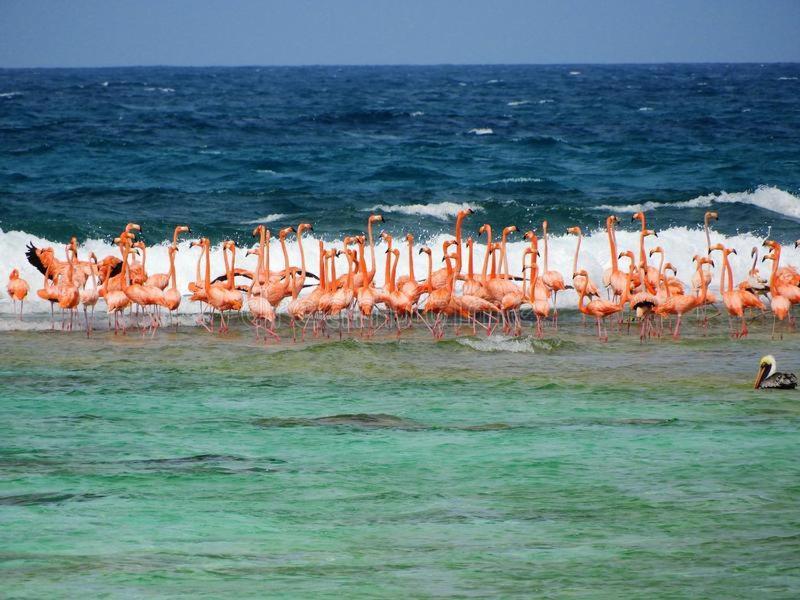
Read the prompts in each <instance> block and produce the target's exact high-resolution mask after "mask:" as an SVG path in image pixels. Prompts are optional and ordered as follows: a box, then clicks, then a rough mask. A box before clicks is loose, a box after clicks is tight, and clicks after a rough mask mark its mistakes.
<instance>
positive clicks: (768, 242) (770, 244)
mask: <svg viewBox="0 0 800 600" xmlns="http://www.w3.org/2000/svg"><path fill="white" fill-rule="evenodd" d="M762 245H763V246H766V247H767V248H772V249H773V250H775V249H776V248H780V247H781V245H780V244H779V243H778V242H776V241H775V240H764V243H763V244H762Z"/></svg>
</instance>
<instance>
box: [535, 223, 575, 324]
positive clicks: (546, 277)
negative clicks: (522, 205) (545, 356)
mask: <svg viewBox="0 0 800 600" xmlns="http://www.w3.org/2000/svg"><path fill="white" fill-rule="evenodd" d="M542 236H543V237H544V273H542V281H543V282H544V284H545V285H546V286H547V288H548V289H549V290H550V291H551V292H552V293H553V325H554V326H555V328H556V330H558V304H557V303H558V292H560V291H562V290H565V289H567V286H566V285H565V284H564V276H563V275H562V274H561V273H560V272H558V271H551V270H550V262H549V260H548V254H549V253H548V244H547V221H543V222H542ZM579 274H580V273H579ZM584 274H585V273H584Z"/></svg>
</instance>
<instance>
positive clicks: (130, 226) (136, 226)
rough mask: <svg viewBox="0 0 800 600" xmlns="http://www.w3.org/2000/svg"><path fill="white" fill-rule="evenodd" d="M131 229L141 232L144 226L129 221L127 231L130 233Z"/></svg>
mask: <svg viewBox="0 0 800 600" xmlns="http://www.w3.org/2000/svg"><path fill="white" fill-rule="evenodd" d="M131 230H134V231H138V232H139V233H141V231H142V226H141V225H139V224H138V223H128V224H127V225H125V233H130V232H131Z"/></svg>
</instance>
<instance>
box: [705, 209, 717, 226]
mask: <svg viewBox="0 0 800 600" xmlns="http://www.w3.org/2000/svg"><path fill="white" fill-rule="evenodd" d="M709 219H714V220H715V221H717V220H718V219H719V215H718V214H717V213H715V212H714V211H711V210H709V211H708V212H707V213H706V214H705V221H706V223H708V221H709Z"/></svg>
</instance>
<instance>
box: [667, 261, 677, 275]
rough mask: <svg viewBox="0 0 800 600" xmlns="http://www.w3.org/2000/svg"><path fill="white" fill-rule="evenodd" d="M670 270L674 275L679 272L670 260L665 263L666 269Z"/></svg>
mask: <svg viewBox="0 0 800 600" xmlns="http://www.w3.org/2000/svg"><path fill="white" fill-rule="evenodd" d="M668 270H669V271H672V274H673V275H677V274H678V269H676V268H675V267H673V266H672V263H671V262H668V263H665V264H664V271H668Z"/></svg>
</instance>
